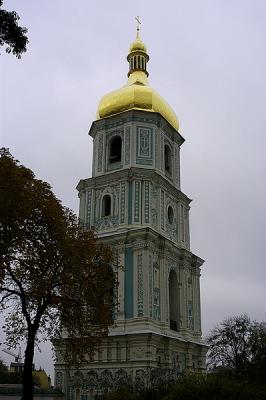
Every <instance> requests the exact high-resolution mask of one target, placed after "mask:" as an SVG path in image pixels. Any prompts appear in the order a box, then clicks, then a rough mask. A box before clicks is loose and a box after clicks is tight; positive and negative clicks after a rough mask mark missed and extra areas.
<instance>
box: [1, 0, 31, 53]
mask: <svg viewBox="0 0 266 400" xmlns="http://www.w3.org/2000/svg"><path fill="white" fill-rule="evenodd" d="M2 5H3V0H0V46H1V47H2V46H4V45H5V44H6V45H7V47H6V52H7V53H11V52H12V53H13V54H14V55H15V56H16V57H18V58H21V54H22V53H23V52H25V51H26V45H27V43H28V38H27V36H26V33H27V29H26V28H22V27H20V26H19V25H18V21H19V15H18V14H17V13H16V12H15V11H6V10H3V9H2Z"/></svg>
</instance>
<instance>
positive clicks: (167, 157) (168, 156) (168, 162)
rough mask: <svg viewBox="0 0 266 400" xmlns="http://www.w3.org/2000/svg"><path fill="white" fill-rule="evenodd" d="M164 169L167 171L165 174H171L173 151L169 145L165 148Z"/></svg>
mask: <svg viewBox="0 0 266 400" xmlns="http://www.w3.org/2000/svg"><path fill="white" fill-rule="evenodd" d="M164 169H165V172H167V173H168V174H171V170H172V166H171V150H170V147H169V146H168V145H167V144H166V145H165V146H164Z"/></svg>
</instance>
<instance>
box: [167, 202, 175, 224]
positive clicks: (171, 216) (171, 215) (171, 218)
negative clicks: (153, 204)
mask: <svg viewBox="0 0 266 400" xmlns="http://www.w3.org/2000/svg"><path fill="white" fill-rule="evenodd" d="M167 217H168V221H169V223H170V224H172V223H173V221H174V210H173V208H172V207H171V206H169V207H168V210H167Z"/></svg>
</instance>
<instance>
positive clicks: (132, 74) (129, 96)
mask: <svg viewBox="0 0 266 400" xmlns="http://www.w3.org/2000/svg"><path fill="white" fill-rule="evenodd" d="M127 59H128V61H129V73H128V81H127V83H126V85H125V86H123V87H122V88H121V89H118V90H115V91H113V92H110V93H108V94H106V95H105V96H103V98H102V99H101V101H100V103H99V106H98V111H97V118H98V119H101V118H106V117H110V116H111V115H115V114H119V113H121V112H124V111H128V110H133V109H134V110H145V111H149V112H156V113H159V114H161V115H162V116H163V117H164V118H165V119H166V120H167V121H168V122H169V124H170V125H172V127H173V128H174V129H176V130H177V131H178V128H179V123H178V119H177V117H176V115H175V112H174V111H173V110H172V108H171V107H170V106H169V104H168V103H167V102H166V101H165V100H164V99H163V98H162V97H161V96H160V95H159V94H158V93H157V92H156V91H155V90H154V89H152V88H151V87H150V86H149V82H148V78H147V77H148V72H147V70H146V63H147V62H148V60H149V56H148V54H147V53H146V46H145V45H144V43H143V42H142V40H141V39H140V38H139V36H138V34H137V38H136V40H135V42H133V43H132V44H131V46H130V53H129V55H128V57H127Z"/></svg>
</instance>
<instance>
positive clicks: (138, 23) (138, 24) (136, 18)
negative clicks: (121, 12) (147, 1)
mask: <svg viewBox="0 0 266 400" xmlns="http://www.w3.org/2000/svg"><path fill="white" fill-rule="evenodd" d="M135 20H136V21H137V36H136V37H137V38H139V26H140V25H141V22H140V19H139V15H138V16H137V17H135Z"/></svg>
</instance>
